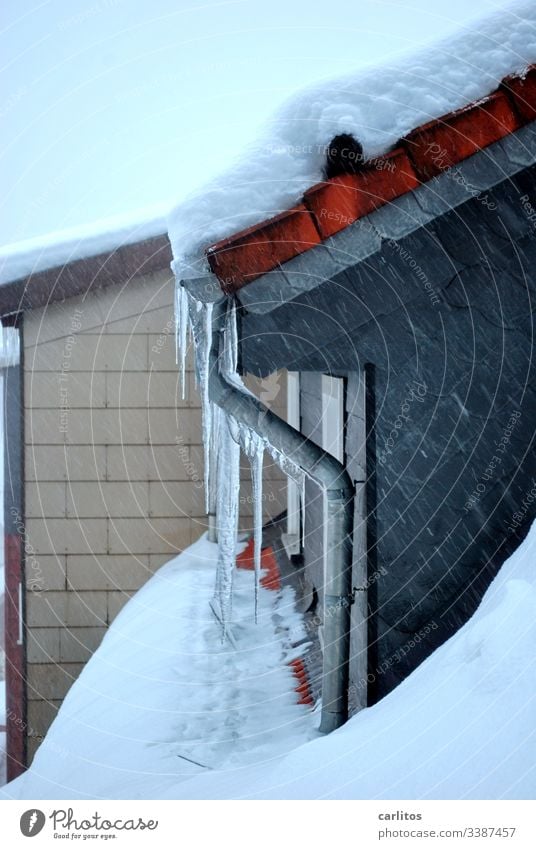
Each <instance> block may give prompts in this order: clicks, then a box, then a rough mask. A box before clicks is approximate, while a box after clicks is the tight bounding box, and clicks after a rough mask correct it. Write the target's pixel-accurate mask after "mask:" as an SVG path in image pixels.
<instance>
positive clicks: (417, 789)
mask: <svg viewBox="0 0 536 849" xmlns="http://www.w3.org/2000/svg"><path fill="white" fill-rule="evenodd" d="M535 645H536V522H535V523H534V525H533V527H532V529H531V531H530V533H529V536H528V537H527V539H526V540H525V541H524V543H523V544H522V545H521V546H520V547H519V549H518V550H517V551H516V552H515V554H513V555H512V557H510V558H509V560H507V561H506V563H505V564H504V565H503V567H502V569H501V571H500V573H499V575H498V576H497V578H496V579H495V580H494V582H493V583H492V585H491V586H490V588H489V589H488V591H487V593H486V595H485V596H484V599H483V601H482V603H481V605H480V607H479V609H478V610H477V612H476V613H475V615H474V616H473V617H472V619H471V620H470V621H469V622H468V623H467V624H466V625H465V626H464V627H463V628H462V629H461V630H460V631H458V633H457V634H455V635H454V636H453V637H452V638H451V639H450V640H449V641H448V642H447V643H445V644H444V645H443V646H441V648H439V649H438V650H437V651H436V652H434V654H432V655H431V656H430V657H429V658H428V659H427V660H426V661H425V662H424V663H423V664H422V665H421V666H420V667H419V668H418V669H417V670H416V671H415V672H414V673H413V674H412V675H411V676H410V677H409V678H407V679H406V681H404V683H403V684H401V685H400V686H399V687H397V689H396V690H394V691H393V692H392V693H391V694H390V695H389V696H388V697H387V698H385V699H383V700H382V701H381V702H379V703H378V704H377V705H376V706H375V707H373V708H369V709H367V710H365V711H362V712H361V713H360V714H358V715H357V716H356V717H354V718H353V719H351V720H350V721H349V722H348V723H347V724H346V725H345V726H344V727H343V728H341V729H340V730H338V731H336V732H334V733H333V734H331V735H329V737H324V738H319V739H317V740H314V741H312V742H310V743H308V744H306V745H304V746H301V747H300V748H299V749H296V751H294V752H292V753H291V754H290V755H288V756H287V757H285V758H283V759H281V760H279V761H278V762H277V763H276V764H273V765H271V766H267V767H266V766H263V767H261V768H257V769H255V770H251V769H248V770H243V771H242V772H241V773H238V774H236V775H235V777H234V778H230V779H228V780H227V781H226V782H225V785H223V784H222V782H221V779H219V777H218V776H217V775H208V774H207V775H206V776H202V777H199V778H197V779H195V780H192V781H189V782H187V783H186V784H184V785H182V787H181V788H180V794H181V798H201V799H202V798H213V797H217V798H220V797H224V798H229V797H231V798H235V797H246V798H278V799H296V798H298V799H311V798H327V799H375V798H378V799H501V798H507V799H532V798H533V797H534V788H535V787H536V735H535V734H534V727H535V725H536V663H535V660H536V658H535V651H534V646H535Z"/></svg>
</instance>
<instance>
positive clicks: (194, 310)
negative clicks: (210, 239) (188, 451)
mask: <svg viewBox="0 0 536 849" xmlns="http://www.w3.org/2000/svg"><path fill="white" fill-rule="evenodd" d="M186 297H187V315H189V317H190V326H191V329H192V336H193V339H194V346H195V365H196V375H197V381H198V384H199V389H200V392H201V419H202V428H203V457H204V477H205V509H206V512H207V513H208V512H209V509H210V495H209V492H210V453H211V452H210V446H211V441H212V440H211V433H212V406H213V405H212V402H211V400H210V398H209V387H208V382H209V359H210V346H211V345H212V304H201V303H200V302H199V301H196V300H195V298H192V296H191V295H189V294H188V293H187V295H186ZM181 309H182V306H181ZM184 342H185V339H184Z"/></svg>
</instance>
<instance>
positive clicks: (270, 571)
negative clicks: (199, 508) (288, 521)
mask: <svg viewBox="0 0 536 849" xmlns="http://www.w3.org/2000/svg"><path fill="white" fill-rule="evenodd" d="M253 546H254V542H253V539H249V540H248V543H247V545H246V547H245V549H244V551H242V552H241V553H240V554H239V555H238V556H237V558H236V565H237V568H238V569H254V568H255V563H254V555H253ZM261 568H262V570H263V572H264V574H263V577H262V578H261V586H263V587H264V588H265V589H267V590H280V589H281V574H280V572H279V566H278V565H277V560H276V557H275V554H274V550H273V548H272V547H271V546H267V547H266V548H263V549H262V551H261ZM288 665H289V666H290V667H291V669H292V672H293V674H294V676H295V678H296V679H297V682H298V683H297V686H296V687H295V688H294V689H295V691H296V693H297V694H298V704H299V705H309V706H311V705H313V704H314V702H313V698H312V696H311V690H310V688H309V683H308V681H307V672H306V669H305V664H304V662H303V660H301V658H296V659H295V660H291V661H290V663H289V664H288Z"/></svg>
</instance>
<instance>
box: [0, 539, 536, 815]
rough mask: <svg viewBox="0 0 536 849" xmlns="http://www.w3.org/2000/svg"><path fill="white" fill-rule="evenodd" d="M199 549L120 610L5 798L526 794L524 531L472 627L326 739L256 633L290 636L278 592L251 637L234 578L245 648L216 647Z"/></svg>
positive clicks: (269, 644)
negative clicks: (280, 628) (279, 625)
mask: <svg viewBox="0 0 536 849" xmlns="http://www.w3.org/2000/svg"><path fill="white" fill-rule="evenodd" d="M209 546H210V544H209V543H206V542H204V541H202V542H200V543H196V544H195V545H194V546H192V547H191V548H190V549H189V550H188V551H187V552H185V553H184V554H182V555H180V557H178V558H176V559H175V560H174V561H172V563H171V564H168V565H167V566H165V567H163V568H162V569H161V570H160V571H159V572H158V573H157V574H156V575H155V577H154V578H153V579H151V581H150V582H149V583H148V584H147V585H146V587H145V588H144V589H142V590H141V591H140V592H139V593H138V594H137V595H136V596H135V597H134V598H133V599H132V601H130V602H129V603H128V604H127V606H126V607H125V608H124V610H123V612H122V614H121V615H120V617H119V618H118V619H117V620H116V623H115V624H114V625H113V626H112V629H111V631H110V633H109V635H108V636H107V637H106V639H105V641H104V642H103V644H102V646H101V648H100V649H99V650H98V651H97V653H96V654H95V655H94V657H93V659H92V660H91V661H90V663H89V664H88V665H87V667H86V669H85V670H84V672H83V673H82V675H81V677H80V678H79V680H78V681H77V682H76V684H75V685H74V686H73V688H72V689H71V691H70V693H69V695H68V697H67V699H66V701H65V703H64V705H63V707H62V709H61V711H60V713H59V715H58V717H57V719H56V721H55V722H54V724H53V726H52V728H51V729H50V731H49V734H48V736H47V738H46V739H45V741H44V743H43V744H42V746H41V748H40V750H39V751H38V753H37V756H36V758H35V761H34V765H33V767H32V768H31V769H30V770H29V772H28V773H27V774H26V775H25V776H23V777H22V778H21V779H18V780H17V781H16V782H14V783H12V784H10V785H8V786H7V788H5V791H4V794H5V796H6V797H8V798H10V797H16V798H28V799H40V798H62V797H68V798H77V797H84V796H89V797H92V798H93V797H101V798H121V797H123V798H183V799H186V798H195V799H214V798H215V799H219V798H277V799H294V798H305V799H311V798H335V799H345V798H349V799H360V798H361V799H374V798H379V799H399V798H403V799H500V798H512V799H520V798H532V797H533V794H534V787H535V786H536V785H535V781H536V735H535V733H534V728H535V725H536V706H535V691H536V688H535V683H536V675H535V660H534V645H535V644H536V569H535V566H536V523H535V524H534V525H533V527H532V529H531V531H530V534H529V536H528V537H527V539H526V540H525V541H524V543H523V544H522V545H521V546H520V548H519V549H518V550H517V551H516V552H515V554H514V555H512V557H510V558H509V560H508V561H507V562H506V563H505V564H504V565H503V567H502V569H501V571H500V572H499V574H498V576H497V577H496V578H495V580H494V581H493V583H492V584H491V586H490V587H489V589H488V591H487V593H486V595H485V596H484V599H483V601H482V603H481V605H480V607H479V609H478V610H477V612H476V613H475V614H474V616H473V617H472V619H470V620H469V622H467V624H466V625H465V626H464V627H463V628H462V629H461V630H460V631H459V632H458V633H457V634H455V636H454V637H452V638H451V639H450V640H449V641H448V642H447V643H445V644H444V645H443V646H442V647H441V648H439V649H438V650H437V651H436V652H434V654H432V655H431V656H430V657H429V658H428V659H427V660H426V661H425V662H424V663H423V664H422V665H421V666H420V667H419V668H418V669H417V670H416V671H415V672H414V673H413V674H412V675H411V676H410V677H409V678H407V679H406V681H404V683H403V684H401V685H400V686H399V687H398V688H397V689H396V690H394V691H393V692H392V693H391V694H390V695H389V696H387V697H386V698H385V699H383V701H381V702H379V703H378V704H377V705H375V706H374V707H372V708H368V709H366V710H364V711H362V712H361V713H360V714H358V715H357V716H355V717H354V718H353V719H351V720H350V721H349V722H348V723H347V724H346V725H345V726H344V727H343V728H341V729H339V730H338V731H335V732H334V733H333V734H330V735H329V736H328V737H319V736H318V735H317V734H316V733H315V732H314V730H313V728H312V725H313V722H314V719H315V717H317V716H318V714H317V713H308V712H306V711H305V710H304V709H302V708H299V707H298V706H297V705H296V704H295V703H294V700H293V694H292V692H291V688H292V682H291V680H290V679H289V677H288V675H289V673H288V667H286V666H285V664H284V660H285V658H284V652H282V648H281V644H280V642H279V639H280V638H279V637H278V638H276V637H275V636H274V631H273V625H270V624H269V622H270V621H272V617H273V614H274V613H277V615H278V616H280V615H281V614H283V616H284V619H285V622H286V625H287V627H290V626H291V625H293V627H295V626H296V624H298V625H299V617H297V616H296V614H293V613H292V610H291V608H292V605H291V600H290V599H289V597H288V596H287V597H286V599H285V597H282V598H279V599H278V600H277V601H274V600H273V599H272V596H273V594H272V593H269V592H268V591H262V590H261V595H260V608H259V616H260V625H259V626H257V627H256V626H254V625H253V624H252V619H253V617H252V597H253V575H252V573H242V574H241V575H239V576H238V582H237V586H236V591H235V602H234V605H235V608H234V609H235V614H236V612H237V609H238V610H239V611H240V612H239V615H238V619H239V623H238V627H237V628H236V636H237V637H238V639H239V641H240V645H243V646H244V647H245V648H244V649H242V650H241V651H239V652H237V653H234V652H233V651H232V650H231V649H230V648H229V647H228V646H227V647H223V648H222V646H221V644H220V643H219V634H220V631H219V626H218V625H217V624H216V622H215V621H210V619H207V617H208V611H207V599H208V597H209V594H210V592H211V591H212V586H213V578H214V573H213V569H214V561H215V557H216V554H215V552H214V551H212V553H211V552H210V550H209V548H207V547H209ZM212 548H214V547H212ZM272 605H275V607H272ZM244 616H245V618H243V617H244ZM240 704H241V707H240V708H239V705H240ZM311 738H312V739H311ZM185 755H186V756H187V757H190V758H191V759H193V760H198V761H200V762H201V761H203V763H204V764H205V767H206V766H208V767H216V768H215V769H214V768H212V769H206V768H202V767H199V766H196V765H195V764H192V763H188V762H187V761H184V760H181V756H185Z"/></svg>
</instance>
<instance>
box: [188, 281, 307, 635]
mask: <svg viewBox="0 0 536 849" xmlns="http://www.w3.org/2000/svg"><path fill="white" fill-rule="evenodd" d="M175 309H176V333H177V362H178V364H179V366H180V369H181V376H182V380H183V386H184V379H185V361H186V347H187V344H186V343H187V331H188V326H190V329H191V333H192V337H193V341H194V347H195V364H196V378H197V383H198V385H199V389H200V394H201V402H202V421H203V448H204V460H205V502H206V510H207V513H208V514H209V515H212V516H213V515H214V513H216V525H217V534H218V567H217V574H216V590H215V598H216V600H217V602H218V605H219V609H220V618H221V622H222V624H223V638H224V639H225V637H226V634H227V628H228V625H229V622H230V620H231V616H232V591H233V576H234V569H235V565H236V541H237V534H238V516H239V501H240V448H242V450H243V451H244V453H245V455H246V456H247V458H248V460H249V463H250V467H251V479H252V491H253V525H254V530H253V535H254V565H255V620H257V614H258V601H259V586H260V573H261V547H262V497H263V493H262V468H263V459H264V452H265V451H266V450H267V451H268V452H269V454H270V456H271V457H272V458H273V460H274V461H275V462H276V463H277V464H278V466H279V467H280V468H281V469H282V470H283V472H284V473H285V474H286V475H288V476H289V477H291V478H292V479H293V480H295V481H296V482H297V483H298V484H299V485H300V487H301V489H302V490H303V486H304V481H305V474H304V472H303V471H302V469H301V468H300V467H299V466H297V465H296V463H294V462H293V461H292V460H291V459H290V458H289V457H286V456H285V455H284V454H282V453H281V452H280V451H278V450H277V449H276V448H274V447H273V446H271V445H269V444H268V443H267V441H266V439H265V438H264V437H263V436H260V435H259V434H258V433H257V432H256V431H254V430H253V429H252V428H250V427H248V426H247V425H245V424H243V423H239V422H237V421H236V420H235V419H234V418H233V416H231V415H230V414H228V413H227V412H226V411H225V410H223V409H220V408H219V407H216V406H215V405H214V404H213V403H212V402H211V401H210V396H209V376H210V375H209V370H210V353H211V346H212V334H213V327H212V317H213V305H212V304H211V303H207V304H202V303H200V302H199V301H197V300H196V299H195V298H193V297H192V296H191V295H190V294H189V293H188V292H187V291H186V290H185V289H184V287H182V286H178V287H177V291H176V298H175ZM237 359H238V332H237V313H236V306H235V303H234V302H232V301H230V302H229V303H228V308H227V312H226V316H225V323H224V330H223V352H222V357H221V358H220V361H219V367H220V369H221V372H222V375H223V376H224V377H225V379H226V380H227V381H228V382H229V383H231V384H234V385H235V386H236V387H237V388H239V389H240V391H241V392H243V393H246V394H251V393H250V392H249V390H248V389H247V388H246V387H245V386H244V383H243V382H242V378H241V377H240V375H239V374H238V372H237ZM211 458H212V459H211ZM211 462H212V466H213V467H211Z"/></svg>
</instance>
